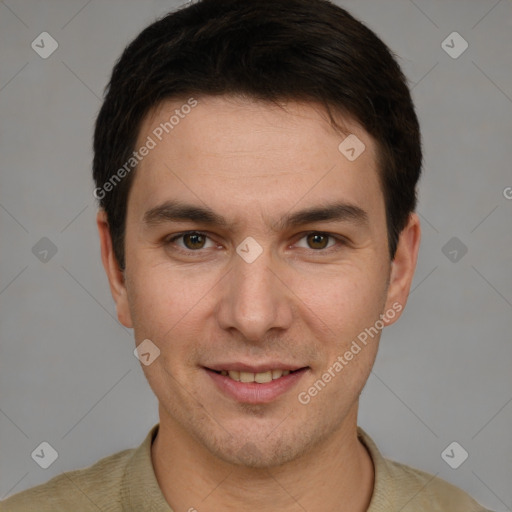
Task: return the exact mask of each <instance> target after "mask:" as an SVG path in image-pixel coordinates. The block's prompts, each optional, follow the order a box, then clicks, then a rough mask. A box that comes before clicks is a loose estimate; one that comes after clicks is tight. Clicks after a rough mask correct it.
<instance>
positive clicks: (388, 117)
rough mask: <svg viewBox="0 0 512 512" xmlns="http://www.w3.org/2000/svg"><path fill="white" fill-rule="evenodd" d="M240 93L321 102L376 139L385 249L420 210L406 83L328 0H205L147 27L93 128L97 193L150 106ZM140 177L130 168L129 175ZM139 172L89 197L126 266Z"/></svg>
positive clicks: (414, 128)
mask: <svg viewBox="0 0 512 512" xmlns="http://www.w3.org/2000/svg"><path fill="white" fill-rule="evenodd" d="M227 94H229V95H232V94H234V95H242V96H249V97H253V98H256V99H261V100H267V101H271V102H276V101H279V100H305V101H312V102H315V103H320V104H322V105H324V106H325V108H326V109H327V111H328V112H329V116H330V118H331V121H332V120H333V116H332V114H331V109H334V110H335V111H337V112H341V113H343V114H345V115H348V116H350V117H351V118H353V119H354V120H356V121H357V122H358V123H359V124H360V125H361V126H362V127H363V128H364V129H365V130H366V131H367V132H368V133H370V134H371V135H372V136H373V137H374V138H375V140H376V141H377V149H378V162H377V163H378V168H379V171H380V182H381V186H382V190H383V194H384V199H385V205H386V220H387V229H388V246H389V253H390V256H391V258H393V257H394V254H395V251H396V246H397V242H398V236H399V234H400V232H401V231H402V230H403V228H404V227H405V226H406V224H407V221H408V217H409V214H410V213H411V212H412V211H414V209H415V207H416V201H417V199H416V185H417V182H418V179H419V177H420V173H421V165H422V150H421V137H420V129H419V123H418V119H417V117H416V113H415V110H414V105H413V103H412V99H411V95H410V91H409V88H408V86H407V82H406V79H405V77H404V75H403V73H402V71H401V69H400V66H399V65H398V63H397V61H396V60H395V58H394V56H393V54H392V53H391V51H390V50H389V48H388V47H387V46H386V45H385V44H384V43H383V41H381V39H379V37H378V36H377V35H376V34H375V33H374V32H372V31H371V30H370V29H369V28H367V27H366V26H365V25H363V24H362V23H361V22H359V21H358V20H356V19H355V18H354V17H352V16H351V15H350V14H349V13H348V12H347V11H345V10H344V9H342V8H341V7H338V6H336V5H335V4H333V3H332V2H330V1H328V0H200V1H198V2H196V3H192V4H190V5H188V6H187V7H184V8H181V9H179V10H177V11H175V12H171V13H169V14H167V15H166V16H164V17H163V18H162V19H160V20H157V21H156V22H154V23H153V24H151V25H150V26H148V27H147V28H146V29H144V30H143V31H142V32H141V33H140V34H139V35H138V36H137V37H136V38H135V39H134V40H133V42H131V43H130V44H129V45H128V46H127V47H126V48H125V50H124V52H123V54H122V55H121V57H120V59H119V60H118V61H117V63H116V65H115V67H114V69H113V72H112V77H111V79H110V82H109V84H108V86H107V88H106V96H105V100H104V102H103V105H102V107H101V110H100V112H99V114H98V118H97V120H96V127H95V132H94V162H93V177H94V180H95V183H96V187H97V188H96V191H97V190H102V191H103V188H102V187H103V185H104V184H105V183H107V182H108V181H109V180H110V179H112V176H113V175H114V174H115V173H116V171H117V170H118V169H120V168H121V167H122V166H123V164H125V163H126V162H127V161H128V160H129V159H130V157H131V156H132V154H133V151H134V146H135V143H136V140H137V136H138V132H139V129H140V126H141V123H142V121H143V120H144V118H145V116H146V115H147V114H148V112H149V111H150V110H151V109H152V108H154V107H155V106H157V105H158V104H159V103H161V102H162V101H164V100H168V99H177V98H185V97H187V96H190V95H194V96H196V97H199V96H200V95H227ZM134 172H135V171H134ZM134 172H131V173H129V174H127V175H126V177H124V178H123V179H122V180H120V181H119V183H117V184H116V186H114V187H110V189H111V190H110V191H109V192H108V193H102V194H101V195H97V194H95V195H96V197H97V198H98V199H99V200H100V206H101V207H102V208H103V209H104V210H105V211H106V214H107V218H108V222H109V230H110V234H111V236H112V240H113V247H114V253H115V255H116V258H117V261H118V263H119V266H120V268H121V269H124V265H125V257H124V231H125V221H126V212H127V202H128V201H127V199H128V193H129V190H130V186H131V183H132V181H133V176H134Z"/></svg>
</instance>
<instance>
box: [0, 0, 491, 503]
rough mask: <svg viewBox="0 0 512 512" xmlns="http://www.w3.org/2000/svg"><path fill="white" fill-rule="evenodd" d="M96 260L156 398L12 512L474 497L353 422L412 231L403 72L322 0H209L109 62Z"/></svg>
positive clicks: (403, 288)
mask: <svg viewBox="0 0 512 512" xmlns="http://www.w3.org/2000/svg"><path fill="white" fill-rule="evenodd" d="M94 152H95V155H94V179H95V183H96V189H95V196H96V197H97V198H98V199H99V201H100V210H99V212H98V217H97V224H98V229H99V235H100V241H101V250H102V259H103V264H104V267H105V270H106V273H107V276H108V279H109V283H110V287H111V291H112V295H113V298H114V300H115V302H116V306H117V314H118V318H119V320H120V322H121V323H122V324H123V325H125V326H126V327H130V328H131V327H133V329H134V333H135V339H136V344H137V348H138V354H139V358H140V359H141V362H142V363H143V365H142V368H143V370H144V372H145V375H146V377H147V379H148V382H149V384H150V386H151V388H152V389H153V391H154V392H155V394H156V396H157V398H158V400H159V417H160V422H159V424H158V425H155V427H154V428H153V429H152V430H151V431H150V433H149V434H148V436H147V438H146V440H145V441H144V442H143V444H142V445H141V446H140V447H139V448H137V449H135V450H126V451H123V452H120V453H117V454H115V455H112V456H110V457H107V458H105V459H102V460H101V461H99V462H98V463H96V464H95V465H93V466H91V467H89V468H85V469H81V470H78V471H73V472H69V473H65V474H63V475H60V476H58V477H56V478H54V479H52V480H51V481H50V482H48V483H46V484H44V485H41V486H38V487H35V488H33V489H29V490H28V491H25V492H22V493H19V494H18V495H15V496H13V497H11V498H10V499H8V500H6V501H5V502H4V503H3V504H2V505H1V510H2V511H4V510H5V511H12V512H17V511H28V510H38V511H45V510H48V511H50V510H51V511H65V510H66V511H67V510H73V511H82V510H84V511H85V510H91V511H92V510H105V511H106V510H108V511H122V510H137V511H143V510H155V511H156V510H158V511H171V510H172V511H175V512H178V511H189V512H191V511H199V512H215V511H229V510H248V511H249V510H250V511H252V510H258V511H264V512H267V511H274V510H280V511H282V512H288V511H299V510H307V511H322V512H323V511H327V512H331V511H332V512H334V511H336V512H359V511H370V512H382V511H390V512H391V511H393V512H396V511H399V510H401V511H403V512H411V511H415V512H418V511H427V510H428V511H433V510H436V511H441V510H442V511H450V512H457V511H461V512H462V511H464V512H470V511H482V510H483V508H482V507H481V506H479V505H478V503H476V502H475V501H474V500H473V499H472V498H471V497H469V496H468V495H467V494H465V493H464V492H463V491H462V490H460V489H457V488H455V487H454V486H452V485H450V484H449V483H447V482H445V481H443V480H441V479H439V478H435V477H433V476H432V475H428V474H427V473H424V472H422V471H419V470H416V469H413V468H411V467H408V466H405V465H402V464H399V463H397V462H392V461H390V460H386V459H384V458H383V457H382V456H381V455H380V453H379V451H378V449H377V447H376V446H375V444H374V443H373V441H372V440H371V438H370V437H369V436H368V434H366V433H365V432H364V431H363V430H362V429H361V428H359V427H358V426H357V412H358V400H359V395H360V393H361V391H362V389H363V387H364V385H365V383H366V380H367V379H368V376H369V374H370V371H371V368H372V365H373V363H374V361H375V357H376V354H377V348H378V341H379V338H380V334H381V332H382V329H383V328H384V327H385V326H387V325H390V324H392V323H394V322H395V321H396V320H397V319H398V318H399V317H400V315H401V312H402V311H403V308H404V307H405V304H406V301H407V296H408V293H409V290H410V286H411V282H412V279H413V274H414V269H415V265H416V259H417V254H418V248H419V243H420V224H419V220H418V216H417V215H416V214H415V213H414V209H415V205H416V185H417V181H418V178H419V176H420V170H421V162H422V154H421V144H420V132H419V126H418V121H417V117H416V114H415V112H414V107H413V104H412V101H411V97H410V93H409V90H408V88H407V85H406V81H405V78H404V76H403V74H402V72H401V70H400V68H399V66H398V64H397V63H396V61H395V60H394V59H393V57H392V55H391V53H390V51H389V50H388V49H387V47H386V46H385V45H384V43H383V42H382V41H380V39H378V38H377V36H376V35H375V34H374V33H373V32H371V31H370V30H369V29H368V28H366V27H365V26H363V25H362V24H361V23H360V22H358V21H356V20H355V19H354V18H352V17H351V16H350V15H349V14H348V13H347V12H346V11H344V10H343V9H341V8H339V7H337V6H335V5H334V4H331V3H329V2H327V1H325V0H257V1H247V0H223V1H219V0H203V1H200V2H198V3H194V4H192V5H189V6H188V7H186V8H183V9H181V10H179V11H177V12H175V13H172V14H169V15H168V16H166V17H164V18H163V19H161V20H159V21H157V22H156V23H154V24H152V25H151V26H149V27H148V28H147V29H145V30H144V31H143V32H142V33H141V34H140V35H139V36H138V37H137V38H136V39H135V40H134V41H133V42H132V43H131V44H130V45H129V46H128V47H127V48H126V50H125V52H124V53H123V55H122V56H121V59H120V60H119V61H118V62H117V64H116V66H115V68H114V71H113V75H112V78H111V81H110V84H109V87H108V93H107V95H106V98H105V101H104V104H103V106H102V109H101V111H100V113H99V116H98V119H97V123H96V131H95V137H94Z"/></svg>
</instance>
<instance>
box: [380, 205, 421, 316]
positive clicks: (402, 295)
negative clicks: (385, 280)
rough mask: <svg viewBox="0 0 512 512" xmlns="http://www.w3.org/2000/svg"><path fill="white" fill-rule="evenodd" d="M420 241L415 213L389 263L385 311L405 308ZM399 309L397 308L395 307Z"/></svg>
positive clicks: (418, 222)
mask: <svg viewBox="0 0 512 512" xmlns="http://www.w3.org/2000/svg"><path fill="white" fill-rule="evenodd" d="M420 241H421V227H420V220H419V218H418V215H417V214H416V213H411V214H410V216H409V222H408V223H407V226H406V227H405V228H404V229H403V230H402V232H401V233H400V236H399V239H398V244H397V249H396V252H395V257H394V258H393V261H392V262H391V275H390V280H389V287H388V292H387V298H386V307H385V311H388V310H390V309H394V310H396V311H399V313H400V314H401V312H402V311H403V309H404V308H405V304H406V303H407V298H408V296H409V291H410V288H411V284H412V280H413V277H414V271H415V270H416V262H417V259H418V251H419V247H420ZM398 304H399V305H400V306H401V307H400V308H398V306H397V305H398ZM400 314H398V315H393V318H392V319H391V318H389V319H388V320H387V321H386V324H387V325H391V324H392V323H394V322H396V320H398V318H399V317H400Z"/></svg>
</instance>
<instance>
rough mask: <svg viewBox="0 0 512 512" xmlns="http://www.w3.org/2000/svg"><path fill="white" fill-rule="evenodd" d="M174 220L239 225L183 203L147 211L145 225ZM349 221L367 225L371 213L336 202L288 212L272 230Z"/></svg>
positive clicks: (170, 203) (212, 212)
mask: <svg viewBox="0 0 512 512" xmlns="http://www.w3.org/2000/svg"><path fill="white" fill-rule="evenodd" d="M173 221H174V222H179V221H192V222H197V223H200V224H206V225H209V226H212V227H215V226H216V227H220V228H225V229H228V228H233V227H235V226H236V225H237V224H238V223H230V222H228V220H227V219H225V218H224V217H223V216H222V215H220V214H218V213H216V212H214V211H213V210H212V209H211V208H208V207H203V206H196V205H192V204H187V203H183V202H181V201H165V202H164V203H162V204H160V205H158V206H155V207H153V208H151V209H150V210H148V211H146V212H145V213H144V217H143V223H144V224H145V225H146V226H147V227H154V226H157V225H160V224H163V223H166V222H173ZM347 221H348V222H351V223H354V224H359V225H368V214H367V213H366V211H365V210H363V209H362V208H360V207H359V206H356V205H353V204H349V203H344V202H335V203H329V204H326V205H322V206H313V207H310V208H306V209H304V210H300V211H298V212H295V213H289V214H287V215H285V216H284V217H282V218H281V219H279V220H278V221H277V222H276V224H275V226H273V228H272V229H273V230H274V231H279V230H284V229H286V228H291V227H297V226H301V225H304V224H311V223H314V222H347Z"/></svg>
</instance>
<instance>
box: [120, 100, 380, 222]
mask: <svg viewBox="0 0 512 512" xmlns="http://www.w3.org/2000/svg"><path fill="white" fill-rule="evenodd" d="M194 102H195V105H194V106H193V107H190V105H193V104H194ZM187 105H188V106H187ZM340 125H341V126H342V130H343V131H342V132H341V131H339V130H336V129H334V128H333V127H332V126H331V124H330V122H329V118H328V114H327V112H326V111H325V110H323V109H322V108H321V107H320V106H319V105H316V104H313V103H299V102H288V103H286V104H284V105H283V107H280V106H277V105H274V104H272V103H268V102H262V101H255V100H250V99H241V98H235V97H225V96H221V97H197V98H194V101H193V102H191V101H190V98H183V99H180V100H173V101H165V102H163V103H161V104H160V105H159V106H158V107H157V108H155V109H154V110H153V111H151V112H150V113H149V114H148V115H147V116H146V118H145V119H144V122H143V123H142V125H141V129H140V131H139V137H138V140H137V145H136V147H137V148H139V147H141V146H143V145H144V144H145V143H146V142H147V141H149V140H150V139H151V141H152V143H151V145H152V146H153V147H152V149H151V150H150V151H149V152H148V154H147V155H146V156H145V157H144V158H143V159H142V160H141V161H140V163H139V164H138V167H137V171H136V175H135V179H134V182H133V184H132V191H131V192H130V196H131V198H130V202H131V201H132V198H133V202H134V203H135V204H134V206H135V207H136V208H137V209H138V210H145V211H147V209H149V208H150V207H154V206H155V205H157V204H158V203H162V202H163V201H166V200H168V199H170V198H174V199H175V198H186V199H188V200H189V202H190V200H193V201H194V202H196V203H204V204H207V205H209V206H211V207H212V208H214V209H217V208H218V207H220V208H223V209H224V210H225V211H228V210H229V209H231V210H232V209H234V208H240V209H242V211H245V212H246V213H247V214H248V213H249V211H250V209H248V205H249V204H252V203H254V201H257V202H258V204H259V205H260V207H262V208H266V209H269V210H273V211H277V210H276V208H277V209H281V210H283V211H284V210H289V209H290V208H293V205H294V204H298V203H300V205H301V206H302V207H307V206H312V205H318V203H321V202H322V201H323V202H327V203H333V202H335V201H340V200H342V201H345V202H347V203H350V204H355V206H360V207H361V208H363V205H365V207H364V209H369V210H371V209H372V208H373V209H379V208H380V207H382V206H383V197H382V194H381V191H380V182H379V179H378V171H377V167H376V144H375V142H374V140H373V139H372V137H371V136H370V135H369V134H368V133H367V132H366V131H365V130H364V129H363V128H362V127H361V126H360V125H358V124H357V123H355V122H353V121H351V120H349V119H346V118H345V119H340ZM347 141H348V142H347ZM340 144H341V146H340ZM347 149H348V150H349V152H348V153H347V151H346V150H347ZM361 151H362V152H361ZM360 152H361V153H360ZM359 153H360V154H359ZM354 154H355V156H356V157H357V158H355V159H354V158H353V156H354ZM349 157H350V158H349ZM132 196H133V197H132ZM370 213H371V212H370ZM138 216H139V215H138Z"/></svg>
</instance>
